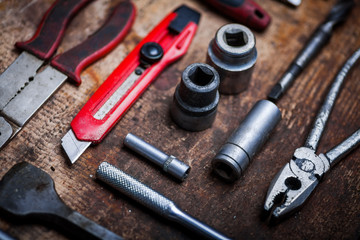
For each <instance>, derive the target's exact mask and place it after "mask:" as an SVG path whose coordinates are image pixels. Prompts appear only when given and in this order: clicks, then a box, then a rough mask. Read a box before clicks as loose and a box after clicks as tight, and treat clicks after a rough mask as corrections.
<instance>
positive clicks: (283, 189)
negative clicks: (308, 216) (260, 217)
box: [264, 48, 360, 222]
mask: <svg viewBox="0 0 360 240" xmlns="http://www.w3.org/2000/svg"><path fill="white" fill-rule="evenodd" d="M359 58H360V48H359V49H358V50H357V51H356V52H355V53H354V54H353V55H352V56H351V57H350V58H349V59H348V60H347V61H346V63H345V64H344V66H343V67H342V68H341V70H340V72H339V73H338V74H337V75H336V77H335V78H334V80H333V83H332V86H331V88H330V90H329V92H328V94H327V96H326V98H325V101H324V103H323V105H322V106H321V109H320V111H319V113H318V115H317V117H316V119H315V122H314V125H313V128H312V129H311V132H310V134H309V136H308V138H307V140H306V142H305V146H303V147H300V148H298V149H296V150H295V153H294V155H293V157H292V159H291V160H290V162H289V163H287V164H286V165H285V166H284V167H283V168H282V169H281V170H280V172H279V173H278V174H277V175H276V176H275V178H274V179H273V180H272V182H271V184H270V187H269V189H268V193H267V196H266V200H265V205H264V210H265V213H266V215H267V217H268V220H269V221H270V222H273V221H276V220H278V219H280V218H283V217H285V216H288V215H289V214H291V213H293V212H295V211H297V210H298V209H299V208H300V207H301V206H302V205H303V204H304V202H305V201H306V199H307V198H308V197H309V196H310V194H311V193H312V192H313V191H314V189H315V187H316V186H317V185H318V184H319V181H320V180H321V179H322V177H323V175H324V174H325V173H326V172H328V171H329V170H330V168H331V167H333V166H334V165H335V164H336V163H338V162H339V161H340V160H341V159H343V158H344V157H345V156H346V155H347V154H348V153H349V152H350V151H351V150H353V149H355V148H356V147H357V146H358V145H359V143H360V129H358V130H357V131H355V132H354V133H353V134H352V135H351V136H350V137H348V138H347V139H346V140H344V141H343V142H342V143H340V144H339V145H337V146H335V147H334V148H332V149H331V150H330V151H328V152H326V153H320V154H316V153H315V152H316V149H317V146H318V143H319V141H320V138H321V135H322V133H323V130H324V128H325V125H326V122H327V120H328V117H329V115H330V113H331V110H332V108H333V106H334V103H335V101H336V97H337V95H338V93H339V92H340V89H341V86H342V83H343V82H344V79H345V77H346V75H347V74H348V72H349V71H350V69H351V68H352V67H353V66H354V65H355V63H356V62H357V61H358V59H359Z"/></svg>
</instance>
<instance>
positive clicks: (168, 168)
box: [124, 133, 190, 181]
mask: <svg viewBox="0 0 360 240" xmlns="http://www.w3.org/2000/svg"><path fill="white" fill-rule="evenodd" d="M124 145H125V146H126V147H128V148H130V149H131V150H133V151H134V152H136V153H138V154H140V155H141V156H143V157H145V158H147V159H149V160H150V161H151V162H153V163H155V164H156V165H158V166H160V167H162V169H163V170H164V171H165V172H167V173H169V174H170V175H171V176H173V177H175V178H176V179H178V180H180V181H184V180H185V178H187V176H188V174H189V172H190V167H189V166H188V165H186V164H185V163H183V162H181V161H180V160H179V159H177V158H176V157H174V156H172V155H170V156H168V155H167V154H165V153H164V152H162V151H160V150H159V149H157V148H156V147H154V146H152V145H151V144H149V143H147V142H145V141H144V140H143V139H141V138H139V137H138V136H135V135H134V134H132V133H128V135H126V137H125V139H124Z"/></svg>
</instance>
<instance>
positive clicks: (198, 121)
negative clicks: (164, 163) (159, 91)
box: [170, 63, 220, 131]
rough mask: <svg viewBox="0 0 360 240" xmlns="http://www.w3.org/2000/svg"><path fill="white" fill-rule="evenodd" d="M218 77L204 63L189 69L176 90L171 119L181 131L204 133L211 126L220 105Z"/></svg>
mask: <svg viewBox="0 0 360 240" xmlns="http://www.w3.org/2000/svg"><path fill="white" fill-rule="evenodd" d="M219 84H220V80H219V74H218V73H217V71H216V70H215V69H214V68H213V67H211V66H209V65H207V64H204V63H193V64H191V65H189V66H188V67H186V69H185V70H184V72H183V73H182V75H181V82H180V84H179V85H178V86H177V87H176V89H175V93H174V98H173V103H172V106H171V111H170V113H171V117H172V119H173V120H174V122H175V123H176V124H177V125H178V126H180V127H181V128H183V129H185V130H189V131H202V130H204V129H207V128H209V127H211V125H212V124H213V122H214V120H215V116H216V110H217V106H218V104H219V99H220V96H219V91H218V88H219Z"/></svg>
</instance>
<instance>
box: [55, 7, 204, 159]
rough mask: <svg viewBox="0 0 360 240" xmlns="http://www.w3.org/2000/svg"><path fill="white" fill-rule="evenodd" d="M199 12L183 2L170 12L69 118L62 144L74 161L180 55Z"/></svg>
mask: <svg viewBox="0 0 360 240" xmlns="http://www.w3.org/2000/svg"><path fill="white" fill-rule="evenodd" d="M199 19H200V14H199V13H198V12H196V11H195V10H192V9H191V8H188V7H186V6H185V5H183V6H181V7H179V8H177V9H176V10H175V11H174V12H172V13H171V14H169V15H168V16H167V17H166V18H165V19H164V20H163V21H162V22H161V23H160V24H158V25H157V26H156V27H155V28H154V30H153V31H152V32H150V33H149V34H148V36H147V37H145V38H144V39H143V40H142V41H141V42H140V43H139V44H138V45H137V46H136V48H135V49H134V50H133V51H132V52H131V53H130V54H129V55H128V56H127V57H126V58H125V59H124V60H123V62H122V63H121V64H120V65H119V66H118V67H117V68H116V69H115V70H114V71H113V73H112V74H111V75H110V76H109V77H108V78H107V79H106V81H105V82H104V83H103V84H102V85H101V86H100V88H99V89H98V90H97V91H96V92H95V93H94V95H93V96H92V97H91V98H90V99H89V101H88V102H87V103H86V104H85V106H84V107H83V108H82V109H81V110H80V112H79V113H78V114H77V115H76V117H75V118H74V120H73V121H72V122H71V130H70V131H68V132H67V133H66V135H65V136H64V137H63V138H62V140H61V142H62V143H61V144H62V147H63V149H64V150H65V152H66V154H67V156H68V157H69V159H70V162H71V163H74V162H75V161H76V160H77V159H78V158H79V157H80V155H81V154H82V153H83V152H84V151H85V150H86V149H87V148H88V147H89V146H90V144H91V143H99V142H100V141H101V140H102V139H103V138H104V137H105V135H106V134H107V133H108V132H109V131H110V129H111V128H112V127H113V126H114V125H115V124H116V122H117V121H119V120H120V118H121V117H122V116H123V115H124V114H125V112H126V111H127V110H128V109H129V108H130V107H131V106H132V104H133V103H134V102H135V101H136V100H137V98H138V97H139V96H140V95H141V94H142V93H143V92H144V91H145V90H146V88H147V87H148V86H149V85H150V83H151V82H152V81H153V80H154V79H155V78H156V76H157V75H159V74H160V73H161V71H162V70H164V69H165V67H166V66H168V65H169V64H170V63H172V62H174V61H176V60H178V59H179V58H180V57H181V56H183V55H184V54H185V53H186V51H187V49H188V48H189V46H190V43H191V40H192V38H193V37H194V35H195V32H196V29H197V24H198V22H199Z"/></svg>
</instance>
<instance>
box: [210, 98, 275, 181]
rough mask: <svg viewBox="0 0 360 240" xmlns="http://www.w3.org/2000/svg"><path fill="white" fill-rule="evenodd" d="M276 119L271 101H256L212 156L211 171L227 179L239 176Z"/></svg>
mask: <svg viewBox="0 0 360 240" xmlns="http://www.w3.org/2000/svg"><path fill="white" fill-rule="evenodd" d="M280 120H281V112H280V110H279V108H278V107H277V106H276V105H275V104H274V103H272V102H270V101H268V100H260V101H258V102H257V103H256V104H255V106H254V107H253V108H252V109H251V111H250V112H249V113H248V114H247V116H246V117H245V119H244V120H243V121H242V122H241V124H240V126H239V127H238V128H237V129H236V130H235V132H234V133H233V134H232V135H231V136H230V138H229V139H228V140H227V141H226V143H225V144H224V145H223V146H222V148H221V149H220V151H219V152H218V154H217V155H216V156H215V158H214V159H213V160H212V167H213V171H214V172H215V173H216V174H218V175H219V176H220V177H222V178H224V179H225V180H227V181H235V180H237V179H238V178H240V176H241V175H242V174H243V172H244V171H245V170H246V168H247V167H248V165H249V163H250V161H251V160H252V158H253V157H254V155H255V154H256V153H257V151H258V150H260V148H261V147H262V146H263V145H264V143H265V142H266V140H267V139H268V137H269V135H270V133H271V132H272V130H273V129H274V128H275V126H276V125H277V124H278V122H279V121H280Z"/></svg>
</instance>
